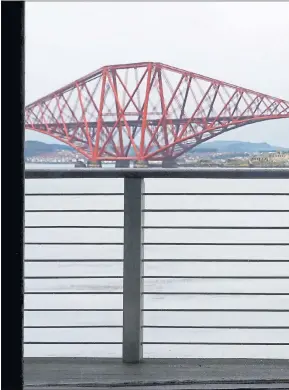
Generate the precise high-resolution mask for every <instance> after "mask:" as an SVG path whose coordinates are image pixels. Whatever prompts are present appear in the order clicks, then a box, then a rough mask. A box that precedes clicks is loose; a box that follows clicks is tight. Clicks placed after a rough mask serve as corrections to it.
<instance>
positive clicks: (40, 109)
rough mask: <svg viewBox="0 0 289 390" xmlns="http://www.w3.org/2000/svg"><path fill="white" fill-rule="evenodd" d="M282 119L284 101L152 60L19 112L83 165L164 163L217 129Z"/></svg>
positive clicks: (90, 78) (108, 69)
mask: <svg viewBox="0 0 289 390" xmlns="http://www.w3.org/2000/svg"><path fill="white" fill-rule="evenodd" d="M282 118H289V101H287V100H283V99H280V98H276V97H272V96H269V95H266V94H264V93H259V92H255V91H252V90H250V89H247V88H242V87H239V86H236V85H233V84H229V83H226V82H223V81H220V80H216V79H212V78H209V77H205V76H202V75H199V74H196V73H193V72H190V71H186V70H182V69H178V68H175V67H172V66H169V65H165V64H161V63H153V62H143V63H133V64H122V65H111V66H104V67H102V68H100V69H98V70H97V71H95V72H92V73H90V74H89V75H87V76H84V77H82V78H80V79H78V80H76V81H74V82H72V83H70V84H68V85H66V86H65V87H63V88H61V89H59V90H57V91H55V92H52V93H50V94H49V95H47V96H44V97H43V98H41V99H38V100H37V101H35V102H33V103H31V104H29V105H27V106H26V108H25V129H26V130H34V131H37V132H39V133H42V134H46V135H49V136H51V137H54V138H55V139H57V140H59V141H61V142H64V143H65V144H67V145H70V146H71V147H73V148H74V149H76V150H77V151H78V152H79V153H81V154H82V155H83V156H84V157H85V158H87V159H88V160H89V161H90V162H92V163H95V164H97V162H100V161H104V160H113V161H118V162H119V164H120V165H122V164H124V165H125V162H126V161H128V160H136V161H138V162H141V164H142V163H144V162H145V161H147V160H162V161H167V162H168V164H169V165H170V163H171V162H173V161H175V159H176V158H178V157H180V156H181V155H183V154H185V153H186V152H188V151H189V150H191V149H193V148H194V147H196V146H197V145H199V144H201V143H203V142H205V141H208V140H210V139H212V138H214V137H217V136H218V135H220V134H223V133H225V132H228V131H231V130H234V129H237V128H240V127H242V126H246V125H249V124H252V123H257V122H262V121H268V120H274V119H282Z"/></svg>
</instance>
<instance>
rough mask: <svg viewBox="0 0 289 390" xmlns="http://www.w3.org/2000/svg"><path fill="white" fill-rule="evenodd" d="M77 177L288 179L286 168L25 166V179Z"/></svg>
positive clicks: (288, 172) (288, 170)
mask: <svg viewBox="0 0 289 390" xmlns="http://www.w3.org/2000/svg"><path fill="white" fill-rule="evenodd" d="M60 178H61V179H69V178H70V179H77V178H87V179H88V178H151V179H157V178H159V179H161V178H166V179H169V178H174V179H177V178H180V179H181V178H188V179H289V168H221V169H217V168H192V169H180V168H172V169H158V168H150V169H147V168H140V169H136V168H133V169H132V168H124V169H119V168H113V169H106V168H105V169H102V168H99V169H95V168H91V169H89V168H84V169H81V168H77V169H75V168H74V169H57V170H52V169H28V170H25V179H60Z"/></svg>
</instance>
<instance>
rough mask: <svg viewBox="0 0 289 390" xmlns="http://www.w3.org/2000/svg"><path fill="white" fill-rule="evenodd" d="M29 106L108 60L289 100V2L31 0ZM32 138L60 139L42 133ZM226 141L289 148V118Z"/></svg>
mask: <svg viewBox="0 0 289 390" xmlns="http://www.w3.org/2000/svg"><path fill="white" fill-rule="evenodd" d="M25 30H26V60H25V68H26V86H25V88H26V104H28V103H30V102H32V101H33V100H35V99H37V98H40V97H42V96H43V95H45V94H47V93H49V92H52V91H53V90H55V89H57V88H60V87H62V86H64V85H65V84H67V83H69V82H71V81H73V80H75V79H77V78H79V77H81V76H84V75H85V74H86V73H90V72H92V71H93V70H96V69H98V68H99V67H101V66H103V65H110V64H117V63H129V62H138V61H156V62H163V63H167V64H169V65H173V66H176V67H180V68H183V69H186V70H191V71H193V72H196V73H200V74H203V75H206V76H209V77H213V78H217V79H220V80H223V81H227V82H231V83H233V84H237V85H240V86H242V87H247V88H250V89H254V90H256V91H259V92H263V93H267V94H269V95H272V96H276V97H280V98H283V99H286V100H288V101H289V41H288V37H289V2H287V3H286V2H283V3H277V2H271V3H269V2H268V3H262V2H259V3H250V2H247V3H233V2H232V3H229V2H226V3H189V2H187V3H181V2H175V3H166V2H161V3H121V2H119V3H118V2H116V3H109V2H107V3H85V2H75V3H71V2H68V3H58V2H52V3H33V2H27V3H26V27H25ZM26 136H27V139H34V140H43V141H45V142H55V140H54V139H52V138H49V137H46V136H42V135H40V134H38V133H36V132H32V131H29V132H26ZM217 139H219V140H222V139H223V140H241V141H252V142H268V143H271V144H272V145H279V146H286V147H289V120H287V119H284V120H279V121H271V122H270V121H269V122H265V123H260V124H254V125H251V126H246V127H244V128H242V129H239V130H234V131H232V132H230V133H228V134H226V135H223V136H220V137H218V138H217Z"/></svg>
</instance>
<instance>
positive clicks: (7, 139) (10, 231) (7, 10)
mask: <svg viewBox="0 0 289 390" xmlns="http://www.w3.org/2000/svg"><path fill="white" fill-rule="evenodd" d="M24 8H25V3H24V2H20V1H12V2H8V1H7V2H2V3H1V11H2V12H1V32H2V36H1V43H2V50H1V51H2V61H1V65H2V67H1V68H2V69H1V73H2V75H1V76H2V77H1V79H2V91H1V93H2V118H1V119H2V123H1V128H2V134H1V135H2V150H1V154H2V158H1V160H2V189H3V191H2V206H3V207H2V209H3V213H2V248H3V249H2V261H1V267H2V302H1V303H2V367H1V368H2V372H1V376H2V378H1V382H2V386H1V388H2V389H4V390H6V389H11V390H12V389H13V390H15V389H21V388H22V386H23V371H22V369H23V365H22V362H23V343H22V341H23V326H22V325H23V302H24V301H23V237H24V232H23V220H24V158H23V157H24V98H25V97H24V93H25V88H24V35H25V34H24V17H25V16H24V13H25V10H24Z"/></svg>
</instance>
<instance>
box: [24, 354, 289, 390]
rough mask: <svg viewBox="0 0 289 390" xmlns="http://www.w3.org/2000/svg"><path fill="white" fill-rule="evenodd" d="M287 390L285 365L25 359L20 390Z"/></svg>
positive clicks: (268, 362)
mask: <svg viewBox="0 0 289 390" xmlns="http://www.w3.org/2000/svg"><path fill="white" fill-rule="evenodd" d="M112 387H113V388H117V389H119V390H120V389H127V390H136V389H137V390H141V389H144V388H145V389H147V388H150V389H166V390H176V389H178V390H184V389H192V390H193V389H196V390H197V389H198V390H201V389H214V390H218V389H224V390H226V389H240V390H241V389H263V390H264V389H287V390H288V389H289V360H263V361H256V360H243V359H234V360H227V359H218V360H214V359H206V360H196V359H149V360H144V362H143V363H140V364H123V363H122V362H121V360H117V359H92V358H25V359H24V388H25V389H27V390H28V389H33V390H44V389H45V390H46V389H48V388H49V389H50V390H60V389H61V390H66V389H70V390H76V389H77V390H81V389H88V388H89V389H94V388H95V389H98V390H101V389H107V388H112Z"/></svg>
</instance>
